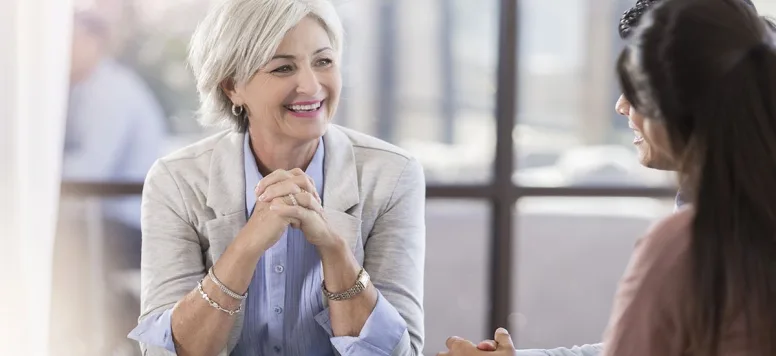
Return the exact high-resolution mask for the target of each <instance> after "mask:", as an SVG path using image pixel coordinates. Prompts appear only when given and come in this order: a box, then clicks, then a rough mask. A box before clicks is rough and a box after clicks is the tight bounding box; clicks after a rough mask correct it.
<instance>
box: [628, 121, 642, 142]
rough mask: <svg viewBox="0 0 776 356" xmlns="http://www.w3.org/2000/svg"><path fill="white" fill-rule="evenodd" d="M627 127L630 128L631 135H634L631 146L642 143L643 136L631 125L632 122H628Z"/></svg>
mask: <svg viewBox="0 0 776 356" xmlns="http://www.w3.org/2000/svg"><path fill="white" fill-rule="evenodd" d="M628 127H630V129H631V130H633V134H634V135H636V137H634V138H633V144H639V143H642V142H644V136H643V135H642V134H641V131H639V129H637V128H636V126H635V125H633V122H631V121H628Z"/></svg>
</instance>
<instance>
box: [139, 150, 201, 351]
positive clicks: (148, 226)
mask: <svg viewBox="0 0 776 356" xmlns="http://www.w3.org/2000/svg"><path fill="white" fill-rule="evenodd" d="M141 215H142V218H141V221H142V224H141V225H142V233H143V244H142V255H141V263H140V272H141V274H140V281H141V283H140V284H141V293H140V308H141V315H140V318H139V322H138V327H141V326H143V325H146V323H150V324H149V325H152V324H158V325H159V326H162V325H163V324H164V323H163V320H160V319H158V318H160V317H159V316H158V315H160V314H162V313H164V312H166V311H169V310H172V309H173V307H174V306H175V304H176V303H177V302H178V301H179V300H180V299H182V298H183V297H184V296H186V295H187V294H188V293H189V292H191V291H192V290H193V289H194V288H195V287H196V285H197V281H199V280H200V279H202V278H203V277H204V275H205V266H204V262H203V259H202V252H201V246H200V244H199V239H198V235H197V233H196V231H195V229H194V227H193V226H192V225H191V224H190V223H189V221H190V218H189V215H188V211H187V210H186V207H185V205H184V203H183V198H182V195H181V191H180V188H179V187H178V184H177V182H176V180H175V179H174V178H173V176H172V175H171V174H170V171H169V170H168V169H167V167H166V165H165V163H164V162H163V161H161V160H160V161H157V162H156V163H155V164H154V166H153V167H152V168H151V171H150V172H149V173H148V177H147V178H146V182H145V185H144V187H143V203H142V207H141ZM167 313H168V316H170V317H171V312H167ZM155 318H157V319H155ZM149 319H152V320H151V321H149ZM166 325H170V323H167V324H166ZM153 330H157V328H153ZM139 331H140V330H139ZM139 331H138V332H139ZM146 333H147V332H146ZM146 333H144V334H146ZM149 336H150V334H149ZM168 337H169V340H170V341H172V339H173V335H172V333H171V332H170V333H168ZM152 340H158V339H156V338H152ZM139 341H140V349H141V350H142V351H143V355H170V354H171V353H170V352H169V351H168V350H169V349H168V348H167V347H166V346H162V345H158V343H146V342H145V341H144V340H139Z"/></svg>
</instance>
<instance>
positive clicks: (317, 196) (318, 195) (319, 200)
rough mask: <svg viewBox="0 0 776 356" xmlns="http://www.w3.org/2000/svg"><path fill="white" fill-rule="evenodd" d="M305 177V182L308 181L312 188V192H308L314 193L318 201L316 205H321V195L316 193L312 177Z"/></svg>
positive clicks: (316, 189)
mask: <svg viewBox="0 0 776 356" xmlns="http://www.w3.org/2000/svg"><path fill="white" fill-rule="evenodd" d="M304 176H305V177H307V180H309V181H310V185H311V186H312V187H313V190H310V192H313V193H315V198H316V199H318V204H323V201H322V200H321V194H320V193H318V188H316V187H315V180H313V177H310V176H308V175H306V174H305V175H304Z"/></svg>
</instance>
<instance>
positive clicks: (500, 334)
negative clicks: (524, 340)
mask: <svg viewBox="0 0 776 356" xmlns="http://www.w3.org/2000/svg"><path fill="white" fill-rule="evenodd" d="M493 338H494V339H495V340H496V343H498V348H499V349H502V348H508V349H510V350H514V349H515V344H514V343H513V342H512V337H511V336H509V331H507V329H504V328H498V329H496V335H495V336H494V337H493Z"/></svg>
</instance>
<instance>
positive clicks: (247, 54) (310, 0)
mask: <svg viewBox="0 0 776 356" xmlns="http://www.w3.org/2000/svg"><path fill="white" fill-rule="evenodd" d="M307 16H311V17H313V18H314V19H316V20H317V21H318V22H319V23H320V24H321V26H323V28H324V29H325V30H326V32H327V34H328V35H329V39H330V40H331V43H332V49H333V50H334V51H335V52H336V54H337V56H340V55H341V53H342V36H343V30H342V23H341V22H340V19H339V16H338V15H337V12H336V10H335V9H334V6H333V5H332V4H331V3H330V2H329V1H328V0H224V1H222V2H220V4H218V5H216V6H215V7H214V8H212V9H211V10H210V11H209V12H208V14H207V15H206V16H205V19H204V20H202V22H201V23H200V24H199V25H198V26H197V29H196V30H195V31H194V35H193V36H192V37H191V43H190V44H189V65H190V66H191V69H192V71H193V72H194V77H195V79H196V83H197V92H198V93H199V100H200V108H199V110H198V114H199V121H200V123H201V124H203V125H205V126H231V127H232V128H234V129H236V130H237V131H239V132H245V131H246V130H247V128H248V118H247V116H246V115H245V114H242V115H240V116H239V117H236V116H234V115H233V114H232V101H231V100H230V99H229V97H228V96H227V95H226V93H224V91H223V90H222V88H221V83H223V82H224V80H227V79H231V80H234V81H235V83H236V84H239V83H246V82H248V81H249V80H250V79H251V78H252V77H253V75H254V74H256V72H258V71H259V69H261V68H262V67H263V66H264V65H266V64H267V62H269V60H270V59H271V58H272V55H273V54H275V51H277V48H278V46H279V45H280V42H282V40H283V37H284V36H285V35H286V33H287V32H288V31H289V30H291V29H292V28H293V27H294V26H296V25H297V24H298V23H299V22H300V21H301V20H302V19H303V18H305V17H307Z"/></svg>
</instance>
